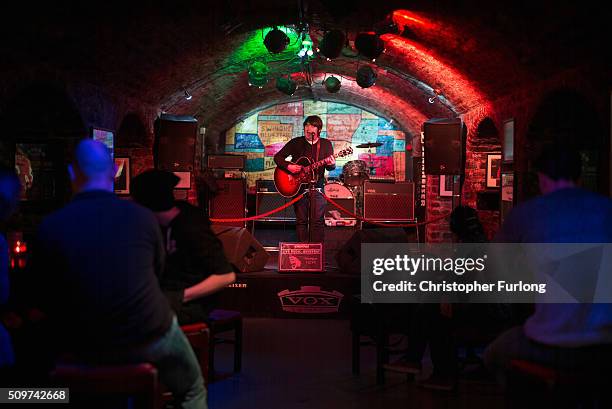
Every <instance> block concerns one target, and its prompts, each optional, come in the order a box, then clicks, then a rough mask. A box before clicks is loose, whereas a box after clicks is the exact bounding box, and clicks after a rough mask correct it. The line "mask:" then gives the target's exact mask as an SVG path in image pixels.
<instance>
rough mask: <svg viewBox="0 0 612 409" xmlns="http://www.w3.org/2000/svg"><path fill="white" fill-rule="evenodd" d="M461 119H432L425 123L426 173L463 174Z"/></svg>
mask: <svg viewBox="0 0 612 409" xmlns="http://www.w3.org/2000/svg"><path fill="white" fill-rule="evenodd" d="M461 129H462V124H461V119H458V118H457V119H430V120H428V121H426V122H425V123H424V124H423V132H424V134H425V173H426V174H428V175H460V174H461Z"/></svg>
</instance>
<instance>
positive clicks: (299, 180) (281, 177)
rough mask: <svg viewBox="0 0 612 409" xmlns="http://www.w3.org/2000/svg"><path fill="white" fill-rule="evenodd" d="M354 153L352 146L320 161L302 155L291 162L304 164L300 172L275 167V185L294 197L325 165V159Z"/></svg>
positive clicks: (286, 194) (280, 191)
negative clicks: (316, 171)
mask: <svg viewBox="0 0 612 409" xmlns="http://www.w3.org/2000/svg"><path fill="white" fill-rule="evenodd" d="M352 153H353V148H351V147H350V146H349V147H348V148H346V149H343V150H341V151H340V152H338V153H336V154H334V155H330V156H328V157H327V158H324V159H321V160H320V161H318V162H314V163H313V162H312V160H310V159H309V158H307V157H306V156H302V157H301V158H299V159H298V160H297V161H295V162H291V163H293V164H296V165H302V170H301V171H300V172H299V173H291V172H289V171H286V170H283V169H281V168H279V167H276V169H274V185H275V186H276V190H278V193H280V194H281V195H283V196H285V197H292V196H295V194H296V193H297V192H298V191H299V190H300V187H301V186H302V185H305V184H308V183H309V182H310V179H311V178H314V172H315V170H317V169H318V168H320V167H321V166H323V165H325V161H326V160H327V159H328V158H331V157H332V156H333V157H334V158H340V157H343V156H348V155H351V154H352Z"/></svg>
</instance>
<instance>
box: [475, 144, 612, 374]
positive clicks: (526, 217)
mask: <svg viewBox="0 0 612 409" xmlns="http://www.w3.org/2000/svg"><path fill="white" fill-rule="evenodd" d="M535 165H536V167H537V169H538V180H539V185H540V191H541V195H540V196H539V197H536V198H534V199H531V200H528V201H526V202H524V203H522V204H520V205H518V206H517V207H515V208H514V209H513V210H512V211H511V212H510V214H509V215H508V217H507V218H506V220H505V222H504V224H503V226H502V227H501V229H500V231H499V232H498V234H497V236H496V241H498V242H508V243H612V200H610V199H609V198H607V197H604V196H601V195H598V194H596V193H592V192H588V191H586V190H583V189H580V188H578V186H577V182H578V179H579V177H580V171H581V169H582V166H581V161H580V156H579V154H578V152H577V151H576V150H573V149H570V148H568V147H565V146H558V145H557V146H553V147H550V148H547V149H546V150H544V152H543V154H542V155H541V156H540V158H539V159H538V160H537V161H536V163H535ZM604 273H605V274H610V272H609V271H607V272H604ZM576 274H580V271H576ZM600 274H602V272H601V271H600ZM484 359H485V363H486V364H487V366H488V367H489V368H490V369H491V370H493V371H494V372H496V374H497V375H498V376H499V377H500V380H501V381H502V382H503V381H504V378H505V376H504V375H505V370H506V369H508V367H509V364H510V361H511V360H512V359H526V360H531V361H535V362H538V363H541V364H545V365H549V366H552V367H556V368H564V369H594V368H597V367H603V368H605V370H606V371H607V370H609V368H608V366H609V365H608V363H609V362H610V361H611V360H612V304H603V303H602V304H596V303H592V304H591V303H571V304H570V303H568V304H544V303H542V304H536V305H535V312H534V313H533V314H532V315H531V316H530V317H529V318H528V319H527V321H526V322H525V324H524V325H521V326H517V327H514V328H512V329H510V330H508V331H507V332H505V333H503V334H502V335H501V336H499V337H498V338H497V339H496V340H495V341H493V343H491V345H489V347H488V349H487V351H485V355H484Z"/></svg>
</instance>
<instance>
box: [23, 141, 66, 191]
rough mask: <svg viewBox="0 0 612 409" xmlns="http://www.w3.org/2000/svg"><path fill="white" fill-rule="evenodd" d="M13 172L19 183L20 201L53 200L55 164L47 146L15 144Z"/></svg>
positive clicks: (40, 144) (49, 147)
mask: <svg viewBox="0 0 612 409" xmlns="http://www.w3.org/2000/svg"><path fill="white" fill-rule="evenodd" d="M15 172H16V173H17V176H18V177H19V181H20V182H21V192H20V194H19V198H20V200H28V201H29V200H33V201H40V200H50V199H54V198H55V196H56V180H55V164H54V161H53V155H52V152H51V146H50V145H49V144H42V143H18V144H16V146H15Z"/></svg>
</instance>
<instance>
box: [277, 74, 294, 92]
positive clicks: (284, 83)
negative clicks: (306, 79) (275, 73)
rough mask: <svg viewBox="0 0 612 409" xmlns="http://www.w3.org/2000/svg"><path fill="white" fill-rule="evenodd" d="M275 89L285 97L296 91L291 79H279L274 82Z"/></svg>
mask: <svg viewBox="0 0 612 409" xmlns="http://www.w3.org/2000/svg"><path fill="white" fill-rule="evenodd" d="M276 89H277V90H279V91H280V92H282V93H283V94H286V95H289V96H291V95H293V94H294V93H295V90H296V89H297V84H296V82H295V81H293V80H292V79H291V77H280V78H278V79H277V80H276Z"/></svg>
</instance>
